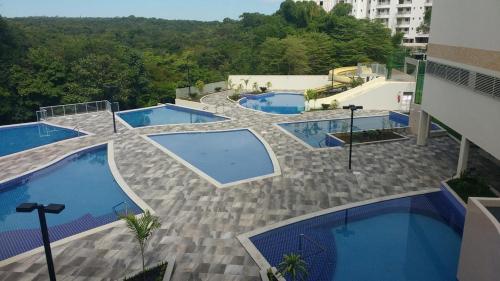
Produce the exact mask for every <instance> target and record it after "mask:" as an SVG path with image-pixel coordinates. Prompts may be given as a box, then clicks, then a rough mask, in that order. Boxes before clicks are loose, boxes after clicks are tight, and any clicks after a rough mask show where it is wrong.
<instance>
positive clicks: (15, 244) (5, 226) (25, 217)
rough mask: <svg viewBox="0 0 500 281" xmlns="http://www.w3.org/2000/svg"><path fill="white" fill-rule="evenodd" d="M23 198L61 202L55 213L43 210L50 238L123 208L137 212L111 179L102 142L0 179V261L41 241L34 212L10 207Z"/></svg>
mask: <svg viewBox="0 0 500 281" xmlns="http://www.w3.org/2000/svg"><path fill="white" fill-rule="evenodd" d="M96 199H98V200H96ZM28 202H29V203H35V202H36V203H40V204H50V203H58V204H65V205H66V208H65V209H64V211H62V212H61V213H60V214H57V215H54V214H47V224H48V227H49V234H50V240H51V241H56V240H60V239H63V238H66V237H69V236H72V235H75V234H78V233H81V232H84V231H87V230H90V229H92V228H95V227H98V226H102V225H105V224H108V223H111V222H114V221H116V220H118V219H119V216H120V215H122V214H124V213H125V212H126V213H127V214H139V213H141V212H142V209H141V208H140V207H139V206H138V205H136V203H134V201H132V200H131V199H130V198H129V197H128V195H127V194H126V193H125V192H124V191H123V190H122V188H121V186H120V185H119V184H118V183H117V181H116V180H115V178H114V176H113V174H112V172H111V169H110V167H109V166H108V147H107V145H106V144H103V145H98V146H94V147H91V148H88V149H84V150H81V151H79V152H75V153H73V154H71V155H69V156H67V157H64V158H63V159H61V160H59V161H57V162H55V163H53V164H52V165H49V166H47V167H45V168H42V169H40V170H37V171H34V172H30V173H28V174H26V175H23V176H20V177H17V178H15V179H12V180H8V181H6V182H3V183H0V260H3V259H7V258H9V257H12V256H15V255H18V254H20V253H23V252H26V251H29V250H32V249H35V248H37V247H40V246H41V245H42V241H41V237H40V225H39V222H38V216H37V215H36V212H33V213H16V206H18V205H19V204H21V203H28Z"/></svg>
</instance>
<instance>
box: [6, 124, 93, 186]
mask: <svg viewBox="0 0 500 281" xmlns="http://www.w3.org/2000/svg"><path fill="white" fill-rule="evenodd" d="M40 123H42V124H46V125H49V126H54V127H59V128H63V129H67V130H71V131H75V129H74V128H71V127H68V126H63V125H57V124H55V123H51V122H48V121H40V122H27V123H19V124H9V125H3V126H0V129H1V128H12V127H22V126H29V125H36V124H40ZM77 132H81V133H83V134H84V135H83V136H79V137H74V138H69V139H63V140H60V141H56V142H51V143H48V144H44V145H41V146H36V147H32V148H29V149H26V150H21V151H18V152H14V153H11V154H7V155H4V156H0V161H2V160H4V159H7V158H8V157H13V156H19V155H21V154H23V153H26V152H33V151H35V150H36V149H41V148H46V147H49V146H50V145H55V144H61V143H65V142H68V141H70V140H79V139H83V138H85V137H90V136H95V133H91V132H87V131H84V130H78V131H77ZM0 182H1V181H0Z"/></svg>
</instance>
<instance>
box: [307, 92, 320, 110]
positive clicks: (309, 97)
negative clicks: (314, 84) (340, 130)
mask: <svg viewBox="0 0 500 281" xmlns="http://www.w3.org/2000/svg"><path fill="white" fill-rule="evenodd" d="M318 96H319V92H318V91H316V90H314V89H308V90H306V94H305V98H306V101H307V102H308V103H309V101H311V100H312V101H314V108H316V100H317V99H318Z"/></svg>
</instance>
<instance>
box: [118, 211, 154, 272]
mask: <svg viewBox="0 0 500 281" xmlns="http://www.w3.org/2000/svg"><path fill="white" fill-rule="evenodd" d="M122 219H123V220H124V221H125V222H126V223H127V227H128V228H129V229H130V231H131V232H132V233H133V234H134V237H135V239H136V240H137V243H139V249H140V251H141V257H142V272H143V273H144V272H145V271H146V265H145V261H144V250H145V249H146V246H147V242H148V240H149V238H151V236H152V235H153V232H154V231H155V230H156V229H158V228H160V227H161V223H160V220H159V218H158V217H156V216H153V215H152V214H151V213H150V212H149V210H147V211H146V212H144V214H143V215H142V216H140V217H139V218H137V217H136V216H135V215H133V214H130V215H127V216H124V217H122ZM143 276H144V280H146V276H145V275H143Z"/></svg>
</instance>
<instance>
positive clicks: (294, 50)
mask: <svg viewBox="0 0 500 281" xmlns="http://www.w3.org/2000/svg"><path fill="white" fill-rule="evenodd" d="M282 44H283V47H284V50H285V51H284V53H283V63H284V64H285V65H286V67H287V69H288V71H287V74H288V75H290V74H306V73H309V71H310V67H309V60H308V57H307V49H306V46H305V45H304V43H303V41H302V39H300V38H299V37H296V36H288V37H287V38H285V39H283V40H282Z"/></svg>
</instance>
